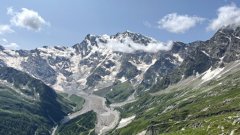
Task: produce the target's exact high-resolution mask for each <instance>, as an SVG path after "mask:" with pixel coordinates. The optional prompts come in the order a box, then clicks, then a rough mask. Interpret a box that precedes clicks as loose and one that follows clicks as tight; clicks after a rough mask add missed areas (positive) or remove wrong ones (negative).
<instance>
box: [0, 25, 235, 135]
mask: <svg viewBox="0 0 240 135" xmlns="http://www.w3.org/2000/svg"><path fill="white" fill-rule="evenodd" d="M239 59H240V27H230V26H228V27H224V28H222V29H220V30H218V31H217V32H216V33H215V34H214V35H213V37H212V38H210V39H209V40H207V41H196V42H192V43H182V42H172V43H161V42H158V41H156V40H155V39H153V38H149V37H146V36H143V35H141V34H137V33H132V32H129V31H126V32H123V33H117V34H116V35H112V36H108V35H102V36H94V35H87V36H86V37H85V39H84V40H83V41H82V42H81V43H79V44H76V45H74V46H72V47H59V46H54V47H47V46H44V47H40V48H36V49H34V50H9V49H5V48H3V47H0V97H1V98H0V134H22V135H24V134H29V135H31V134H50V133H51V128H52V127H53V125H55V124H57V123H59V122H60V121H61V119H62V118H63V117H64V116H66V115H67V113H69V112H71V111H72V110H73V106H72V104H69V102H70V101H67V99H66V98H63V96H60V95H59V94H57V93H56V92H55V91H54V90H56V91H57V92H60V93H74V92H76V91H84V92H86V93H89V94H96V95H99V96H103V97H105V98H106V99H107V101H108V102H109V104H111V103H118V102H123V101H125V100H127V99H128V98H129V97H130V96H131V95H132V94H134V96H135V97H138V99H139V100H137V101H136V102H134V103H130V104H129V105H126V106H124V107H122V108H120V109H119V108H118V110H119V111H120V112H121V117H129V116H130V115H132V114H136V115H137V117H136V118H135V123H134V121H133V123H131V124H130V126H128V127H125V128H123V129H114V130H113V131H111V134H137V133H139V132H140V131H143V132H144V133H145V132H146V133H145V134H149V135H150V134H154V135H155V134H160V133H167V132H169V131H168V129H167V128H166V127H171V126H172V125H174V123H171V122H169V121H167V120H166V119H163V117H161V114H159V112H160V111H162V112H164V108H165V109H166V108H167V107H168V111H169V110H170V111H171V110H174V109H176V108H177V107H179V106H178V105H181V104H183V103H182V102H181V103H180V101H179V104H178V105H174V104H175V103H177V102H178V100H177V99H176V97H175V96H176V95H178V94H179V93H178V92H176V91H174V92H173V93H174V94H176V95H174V94H173V93H170V94H167V95H161V94H159V93H161V92H162V93H164V94H166V93H167V91H169V88H172V87H174V86H176V85H180V84H181V83H182V82H184V81H186V80H190V79H192V78H194V77H195V78H197V77H199V76H200V77H202V78H200V80H202V81H201V83H197V82H196V86H199V88H198V89H199V90H202V91H204V90H203V89H202V87H200V86H202V83H205V82H207V81H210V80H212V79H213V78H214V77H216V76H217V75H218V74H217V71H220V72H221V71H223V70H224V69H227V68H225V67H228V66H229V65H231V64H232V63H234V62H238V60H239ZM236 67H237V66H236ZM232 69H233V68H232ZM230 70H231V68H229V70H227V71H226V72H229V71H230ZM212 71H214V73H213V72H212ZM215 71H216V72H215ZM209 74H210V75H209ZM221 77H222V76H221ZM219 78H220V76H219ZM215 79H216V78H215ZM193 80H194V79H193ZM230 80H231V79H230ZM188 85H189V87H188ZM180 86H181V88H183V87H184V88H185V87H186V89H185V90H189V89H193V88H192V87H191V86H192V84H191V85H190V84H188V83H186V84H185V85H184V86H182V85H180ZM211 86H212V87H213V84H211ZM214 86H215V85H214ZM231 86H232V85H231ZM209 87H210V85H209ZM209 87H206V89H208V88H209ZM203 88H205V86H204V87H203ZM234 88H235V90H236V89H237V88H236V87H235V86H234ZM176 89H177V90H178V88H175V90H176ZM209 89H210V88H209ZM179 91H182V89H181V90H179ZM149 93H150V94H149ZM189 93H190V92H189ZM189 93H187V92H186V95H188V94H189ZM201 94H202V93H201ZM225 94H226V93H225ZM180 95H181V94H179V96H180ZM182 96H183V97H184V96H185V95H182ZM189 97H190V95H189ZM189 97H186V101H189V100H190V99H191V101H189V102H188V103H186V104H185V105H187V104H191V103H196V101H195V100H192V98H189ZM161 98H162V99H161ZM179 98H180V97H179ZM197 99H198V100H199V101H200V100H201V99H200V98H197ZM216 100H217V99H216ZM167 101H169V102H167ZM164 102H166V103H167V104H166V105H168V106H164V105H163V104H164ZM158 103H161V104H159V105H158ZM197 103H198V102H197ZM171 104H172V106H171ZM154 105H155V106H154ZM185 105H183V106H185ZM130 106H132V108H131V107H130ZM137 106H138V107H137ZM139 106H142V107H143V108H141V107H139ZM155 107H156V108H158V109H159V110H158V111H159V112H158V111H157V109H156V108H155ZM194 107H196V106H194ZM151 108H155V109H153V110H152V111H149V112H148V111H146V110H148V109H150V110H151ZM179 108H180V111H181V109H182V108H181V107H179ZM179 108H178V109H179ZM185 109H186V108H185ZM187 109H188V108H187ZM187 109H186V110H185V111H189V110H187ZM203 109H204V108H203ZM235 109H236V108H235ZM137 110H138V112H136V111H137ZM236 110H237V109H236ZM165 111H166V110H165ZM171 113H173V114H176V117H178V116H179V117H178V118H175V117H174V118H173V117H170V116H166V118H169V119H173V122H176V121H183V120H184V119H185V118H187V117H186V116H185V115H184V119H183V118H180V117H182V115H181V116H180V115H178V112H171ZM181 113H187V114H186V115H191V114H193V115H194V116H195V112H191V111H190V112H184V109H183V112H181ZM212 113H214V111H213V112H212ZM150 115H154V116H155V115H157V116H156V120H152V119H151V120H152V121H149V120H146V121H142V120H143V119H145V118H146V117H149V116H150ZM202 115H203V114H202ZM206 115H207V114H206ZM96 116H98V115H96ZM163 116H165V114H163ZM198 116H199V115H196V117H198ZM196 117H194V118H196ZM191 118H192V117H191ZM78 119H82V118H78ZM94 119H96V118H95V114H94ZM191 120H192V119H191ZM194 120H196V119H194ZM194 120H193V121H194ZM159 121H163V122H162V123H160V122H159ZM137 122H142V124H139V125H137V124H136V123H137ZM164 122H165V123H164ZM23 123H27V124H23ZM93 123H94V122H93ZM134 124H135V125H134ZM161 124H162V125H161ZM175 124H176V123H175ZM187 124H189V125H191V124H190V123H187ZM187 124H186V125H187ZM195 124H196V123H195ZM136 125H137V126H136ZM186 125H184V124H182V125H179V127H178V129H173V128H170V129H171V130H173V131H178V130H180V129H183V128H184V129H185V128H187V126H186ZM13 127H14V128H13ZM75 127H76V125H74V129H75ZM135 127H137V128H135ZM71 128H73V126H72V125H71V124H68V127H67V128H64V127H61V133H64V131H62V130H63V129H71ZM22 129H25V130H22ZM90 129H91V133H92V129H93V127H92V126H91V128H90ZM238 130H239V129H238ZM20 131H21V132H20ZM79 131H80V130H79ZM69 132H71V131H69ZM190 132H192V130H191V131H190V130H189V132H187V133H190ZM177 133H178V132H176V134H177ZM192 133H193V132H192Z"/></svg>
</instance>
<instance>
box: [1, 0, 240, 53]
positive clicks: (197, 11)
mask: <svg viewBox="0 0 240 135" xmlns="http://www.w3.org/2000/svg"><path fill="white" fill-rule="evenodd" d="M224 6H229V7H234V9H233V11H232V12H233V13H232V18H236V16H238V15H239V16H240V14H238V11H239V12H240V9H239V7H240V2H239V1H237V0H121V1H117V0H71V1H69V0H37V1H30V0H11V1H10V0H1V4H0V43H1V44H4V45H5V46H9V47H10V48H11V47H18V48H21V49H33V48H36V47H40V46H44V45H48V46H53V45H64V46H72V45H74V44H75V43H79V42H81V41H82V40H83V38H84V37H85V36H86V35H87V34H95V35H102V34H108V35H112V34H116V33H118V32H123V31H126V30H130V31H132V32H137V33H141V34H144V35H146V36H150V37H153V38H155V39H157V40H159V41H163V42H167V41H169V40H173V41H183V42H191V41H195V40H206V39H208V38H210V37H211V36H212V35H213V34H214V32H215V31H216V29H217V28H218V26H219V24H218V23H219V22H221V21H223V22H224V23H225V24H228V23H230V22H229V20H230V19H231V17H230V18H228V20H221V17H219V14H222V15H223V16H224V13H223V12H225V11H226V12H228V11H229V10H228V9H229V8H228V9H227V10H222V11H221V13H220V12H219V9H220V8H221V7H224ZM7 9H8V10H7ZM10 9H11V10H10ZM230 9H231V8H230ZM230 12H231V11H230ZM225 14H228V13H225ZM29 16H32V17H33V18H31V17H29ZM234 16H235V17H234ZM24 17H25V18H24ZM214 20H215V23H214V24H213V21H214ZM31 21H35V22H31ZM36 21H37V23H36ZM182 22H185V23H184V24H181V23H182ZM231 22H232V21H231ZM174 23H175V24H174ZM176 23H177V25H176ZM211 23H212V26H211V27H210V25H211ZM236 23H239V22H238V21H237V20H236ZM6 26H8V27H6ZM177 27H178V28H177ZM176 28H177V29H176ZM1 30H2V32H1Z"/></svg>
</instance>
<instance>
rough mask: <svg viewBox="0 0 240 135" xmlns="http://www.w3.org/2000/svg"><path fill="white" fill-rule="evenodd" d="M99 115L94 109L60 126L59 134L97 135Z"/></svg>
mask: <svg viewBox="0 0 240 135" xmlns="http://www.w3.org/2000/svg"><path fill="white" fill-rule="evenodd" d="M96 120H97V116H96V113H95V112H93V111H90V112H87V113H85V114H82V115H80V116H78V117H76V118H75V119H73V120H71V121H69V122H68V123H66V124H64V125H61V126H60V127H59V128H58V131H57V135H95V130H94V128H95V124H96Z"/></svg>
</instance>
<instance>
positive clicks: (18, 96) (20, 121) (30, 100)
mask: <svg viewBox="0 0 240 135" xmlns="http://www.w3.org/2000/svg"><path fill="white" fill-rule="evenodd" d="M70 111H71V106H70V105H67V102H66V101H64V100H63V98H61V97H59V96H58V95H57V94H56V93H55V91H54V90H53V89H51V88H50V87H49V86H47V85H45V84H44V83H43V82H41V81H40V80H37V79H34V78H32V77H30V76H29V75H27V74H26V73H23V72H21V71H17V70H15V69H13V68H9V67H0V134H2V135H10V134H12V135H16V134H17V135H33V134H36V135H40V134H41V135H43V134H44V135H49V134H50V133H51V128H52V127H53V125H54V124H55V123H58V122H59V121H60V120H61V119H62V118H63V117H64V116H65V115H66V114H67V113H68V112H70Z"/></svg>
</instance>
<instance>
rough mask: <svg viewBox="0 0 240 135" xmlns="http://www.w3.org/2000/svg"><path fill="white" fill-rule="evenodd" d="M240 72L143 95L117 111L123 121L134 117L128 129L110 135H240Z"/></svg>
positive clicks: (198, 80)
mask: <svg viewBox="0 0 240 135" xmlns="http://www.w3.org/2000/svg"><path fill="white" fill-rule="evenodd" d="M239 78H240V72H239V71H237V72H234V73H232V74H227V75H225V76H223V77H221V78H219V79H217V80H212V81H210V82H209V83H204V84H201V83H200V79H199V78H196V79H195V80H193V81H191V82H190V83H189V84H186V83H185V84H184V85H187V86H184V87H181V85H179V86H178V87H172V88H171V89H170V88H169V89H166V90H165V91H161V92H159V93H154V94H146V93H145V94H142V96H141V97H140V98H139V100H138V101H136V102H134V103H131V104H128V105H126V106H124V107H123V108H119V110H120V111H121V115H122V117H129V116H132V115H134V114H135V115H136V118H135V120H134V121H133V122H132V123H130V124H129V125H128V126H126V127H124V128H122V129H117V130H114V131H112V133H111V134H118V135H126V134H137V133H139V132H141V131H144V130H146V131H147V133H149V134H153V135H158V134H163V135H179V134H186V135H205V134H211V135H215V134H216V135H218V134H231V133H234V134H240V104H239V103H240V79H239Z"/></svg>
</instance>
